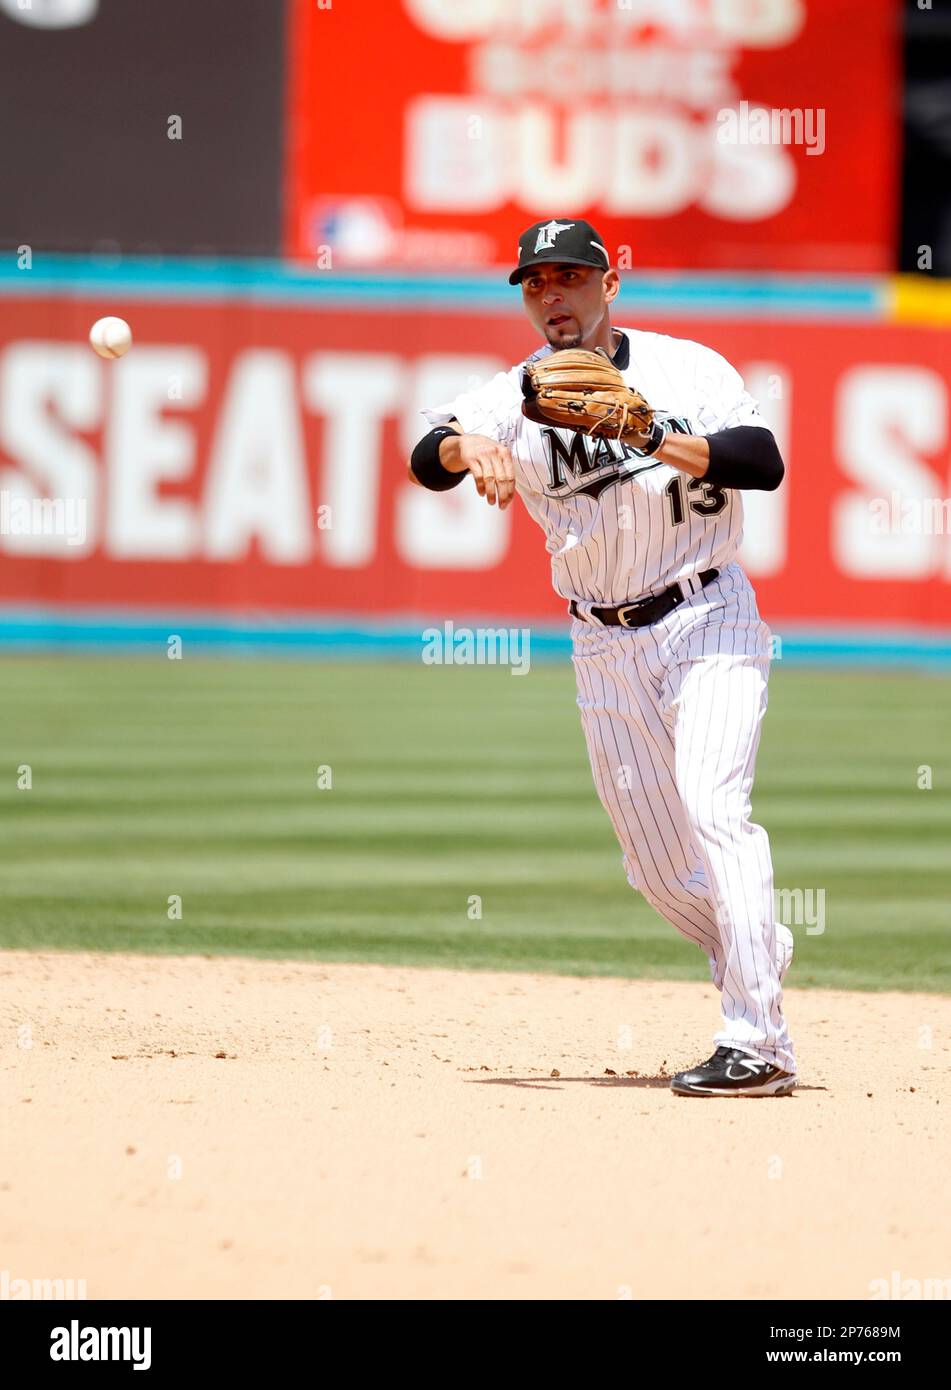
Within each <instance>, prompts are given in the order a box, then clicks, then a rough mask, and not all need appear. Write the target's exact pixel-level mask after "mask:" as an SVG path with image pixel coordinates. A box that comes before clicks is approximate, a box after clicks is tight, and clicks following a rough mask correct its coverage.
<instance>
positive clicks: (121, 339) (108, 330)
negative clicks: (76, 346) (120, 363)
mask: <svg viewBox="0 0 951 1390" xmlns="http://www.w3.org/2000/svg"><path fill="white" fill-rule="evenodd" d="M89 341H90V343H92V345H93V347H94V348H95V350H96V352H98V354H99V356H100V357H121V356H122V354H123V353H124V352H128V351H129V348H130V347H131V346H132V329H131V328H130V327H129V325H128V324H127V323H126V321H125V319H116V318H105V319H97V320H96V322H95V323H94V324H93V326H92V328H90V330H89Z"/></svg>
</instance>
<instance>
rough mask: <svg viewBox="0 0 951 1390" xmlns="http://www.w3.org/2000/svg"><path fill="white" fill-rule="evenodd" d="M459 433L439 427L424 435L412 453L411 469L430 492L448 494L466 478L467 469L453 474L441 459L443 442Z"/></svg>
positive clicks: (444, 426) (443, 426) (446, 426)
mask: <svg viewBox="0 0 951 1390" xmlns="http://www.w3.org/2000/svg"><path fill="white" fill-rule="evenodd" d="M457 433H458V431H457V430H454V429H450V427H449V426H448V425H437V426H436V428H435V429H432V430H430V431H429V433H428V434H424V435H423V437H422V439H421V440H420V441H419V443H418V444H417V445H416V448H415V449H414V450H413V452H412V455H411V457H410V467H411V468H412V470H413V473H414V474H415V476H416V479H417V481H418V482H420V483H422V485H423V487H425V488H428V489H429V491H430V492H448V491H449V490H450V488H454V487H458V486H459V484H460V483H461V482H462V480H463V478H465V477H466V474H467V470H466V469H463V470H462V472H461V473H452V472H450V470H449V469H448V468H444V467H443V465H442V463H441V461H440V458H439V446H440V444H441V443H442V441H443V440H444V439H445V438H446V436H447V435H449V434H457Z"/></svg>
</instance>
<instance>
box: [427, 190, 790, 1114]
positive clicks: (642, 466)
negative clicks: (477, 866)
mask: <svg viewBox="0 0 951 1390" xmlns="http://www.w3.org/2000/svg"><path fill="white" fill-rule="evenodd" d="M509 283H510V284H513V285H520V286H521V293H522V303H523V307H524V309H525V312H526V314H527V315H528V318H529V320H530V322H531V324H532V326H533V328H535V329H536V330H537V332H538V333H539V335H540V336H542V337H543V338H544V339H545V345H544V346H543V347H541V348H539V349H538V351H537V352H535V353H533V354H532V356H531V357H529V358H527V359H526V360H525V361H524V362H522V363H520V364H519V365H518V366H516V367H513V368H512V369H511V370H510V371H508V372H500V373H499V374H498V375H497V376H495V377H493V379H492V380H491V381H489V382H488V383H487V384H486V385H484V386H482V387H480V388H479V389H477V390H473V391H466V392H463V393H462V394H460V395H458V396H457V397H456V398H455V400H452V401H448V402H446V403H445V404H443V405H438V406H435V407H433V408H432V409H427V410H424V411H423V414H424V416H425V417H426V419H427V420H428V422H429V423H430V425H431V426H433V428H432V429H431V430H430V432H429V433H428V434H426V435H425V436H424V437H423V438H422V439H421V440H420V441H419V443H418V444H417V445H416V448H415V449H414V450H413V454H412V459H411V461H410V465H409V467H410V477H411V478H412V479H413V480H414V481H415V482H417V483H419V484H420V485H421V486H423V487H426V488H430V489H433V490H435V491H442V490H445V489H448V488H451V487H455V486H456V485H457V484H458V483H460V482H461V481H462V479H463V478H464V476H465V475H466V474H467V473H468V474H471V476H472V478H473V479H474V481H475V486H476V489H477V491H478V493H479V495H480V496H481V497H484V498H485V499H486V501H487V502H488V503H489V505H490V506H491V505H497V506H498V507H499V508H505V507H507V506H508V505H509V504H510V502H511V501H512V499H513V497H514V494H515V493H516V492H518V494H519V496H520V497H521V499H522V501H523V502H524V504H525V506H526V507H527V508H528V510H529V512H530V513H531V515H532V516H533V517H534V518H535V520H536V521H537V522H538V523H539V525H540V526H541V527H542V529H543V530H544V532H545V534H546V536H547V548H548V550H549V552H550V554H551V566H552V580H553V583H554V587H555V591H556V592H557V593H558V594H560V595H561V596H562V598H564V599H565V600H566V601H567V604H568V610H569V613H570V614H571V618H572V623H571V637H572V644H573V652H574V655H573V658H572V659H573V664H574V668H575V674H576V678H577V686H578V705H579V708H580V710H581V721H582V726H583V729H584V734H585V739H586V741H587V746H588V755H589V758H590V762H591V770H592V773H593V774H594V781H595V785H596V786H597V789H598V794H599V796H600V798H601V801H602V803H603V805H604V808H605V810H606V811H607V813H608V815H609V816H610V817H611V821H612V823H613V825H614V829H615V832H616V834H617V837H618V840H619V842H620V845H621V849H622V851H623V863H624V866H625V869H626V871H627V877H628V881H629V882H630V884H631V886H632V887H633V888H636V889H637V890H639V891H640V892H641V893H642V894H643V895H644V897H645V898H647V900H648V902H650V903H652V904H653V905H654V907H655V908H656V909H657V910H658V912H660V913H661V914H662V916H664V917H665V918H666V919H667V921H668V922H670V923H671V924H672V925H673V926H674V927H676V929H677V930H678V931H679V932H681V933H682V935H684V936H685V937H687V939H688V940H689V941H693V942H695V943H696V944H697V945H698V946H699V947H700V949H701V950H702V951H703V952H704V953H705V955H706V956H707V959H708V961H709V964H710V974H711V977H712V979H713V981H714V983H715V984H716V986H717V988H718V990H719V991H720V996H721V1006H722V1019H721V1028H720V1030H719V1032H718V1033H717V1034H716V1036H715V1038H714V1043H715V1048H716V1050H715V1051H714V1053H713V1055H712V1056H711V1057H710V1058H708V1059H707V1061H705V1062H702V1063H701V1064H699V1065H698V1066H695V1067H693V1068H691V1069H690V1070H688V1071H682V1072H679V1073H678V1074H677V1075H676V1076H674V1078H673V1080H672V1081H671V1089H672V1090H673V1091H674V1092H676V1093H677V1094H678V1095H686V1096H767V1095H772V1096H777V1095H785V1094H787V1093H788V1092H790V1091H792V1090H793V1088H794V1086H795V1084H796V1061H795V1056H794V1054H793V1047H792V1043H791V1041H790V1038H789V1033H788V1031H787V1027H786V1021H785V1018H784V1016H783V1008H782V982H783V977H784V975H785V973H786V971H787V969H788V968H789V964H790V960H791V958H792V951H793V941H792V934H791V932H790V931H789V930H788V929H787V928H786V927H785V926H783V925H782V924H780V923H777V922H776V921H775V920H774V916H773V870H772V863H771V860H770V849H769V840H768V838H767V835H766V832H765V830H763V829H762V828H761V827H760V826H758V825H755V824H754V823H753V822H752V821H751V820H750V790H751V787H752V784H753V772H754V764H755V760H756V751H757V747H758V744H759V737H760V727H761V724H762V720H763V715H764V714H765V712H766V703H767V680H768V674H769V659H770V632H769V629H768V628H767V626H766V624H765V623H764V622H763V621H762V620H761V619H760V616H759V612H758V610H757V606H756V597H755V595H754V592H753V589H752V587H751V585H750V582H749V580H748V579H747V577H746V574H745V573H744V571H743V570H742V569H741V567H740V565H739V564H738V563H737V561H736V553H737V549H738V547H739V544H740V541H741V538H742V527H743V502H742V493H743V490H744V489H745V488H759V489H766V490H772V489H774V488H776V487H778V486H779V484H780V482H781V480H782V477H783V472H784V469H783V462H782V458H781V457H780V454H779V450H778V448H777V446H776V441H775V439H774V438H773V435H772V434H771V432H770V431H769V429H768V428H767V427H766V425H765V423H764V421H763V419H762V417H761V416H760V414H759V411H758V409H757V405H756V402H755V401H754V400H753V399H752V397H751V396H749V395H748V393H747V392H746V390H745V389H744V386H743V382H742V380H741V378H740V376H739V375H738V373H737V372H736V371H734V369H733V368H732V367H731V366H730V365H729V363H728V362H726V361H725V360H724V359H723V358H722V357H720V356H719V355H718V354H717V353H715V352H713V351H711V350H710V349H709V348H706V347H702V346H701V345H700V344H699V343H693V342H689V341H687V340H685V339H679V338H670V337H666V336H664V335H662V334H659V333H644V332H640V331H638V330H636V329H632V328H615V327H614V326H613V325H612V322H611V306H612V304H613V303H614V300H615V299H616V297H617V294H618V291H619V289H620V278H619V276H618V273H617V271H616V270H615V269H613V268H612V267H611V263H610V257H609V256H608V252H607V251H606V249H605V247H604V244H603V242H602V240H601V237H600V236H598V234H597V232H596V231H595V229H594V228H593V227H592V226H591V225H590V224H589V223H588V222H585V221H582V220H581V219H579V218H570V217H559V218H550V219H547V220H545V221H543V222H538V223H536V224H535V225H533V226H531V227H529V228H528V230H527V231H526V232H524V233H523V235H522V236H521V238H520V240H519V255H518V266H517V268H516V269H515V270H514V271H513V272H512V274H511V275H510V276H509Z"/></svg>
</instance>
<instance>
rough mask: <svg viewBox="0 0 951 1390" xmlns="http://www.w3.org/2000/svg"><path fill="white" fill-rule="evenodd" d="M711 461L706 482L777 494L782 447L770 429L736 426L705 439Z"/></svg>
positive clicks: (781, 471) (781, 473)
mask: <svg viewBox="0 0 951 1390" xmlns="http://www.w3.org/2000/svg"><path fill="white" fill-rule="evenodd" d="M706 439H707V443H708V444H709V446H710V462H709V464H708V465H707V471H706V473H704V475H703V477H704V481H705V482H710V483H718V484H719V486H720V487H732V488H752V489H754V490H757V491H760V492H774V491H775V490H776V488H778V487H779V485H780V483H781V482H782V480H783V474H784V473H785V471H786V470H785V468H784V466H783V459H782V455H781V454H780V452H779V446H778V445H777V443H776V440H775V439H774V438H773V435H772V432H771V431H770V430H766V429H763V427H762V426H761V425H734V427H733V428H732V429H729V430H719V431H718V432H717V433H716V434H708V435H707V436H706Z"/></svg>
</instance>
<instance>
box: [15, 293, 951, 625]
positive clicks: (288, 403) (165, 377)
mask: <svg viewBox="0 0 951 1390" xmlns="http://www.w3.org/2000/svg"><path fill="white" fill-rule="evenodd" d="M123 307H124V312H125V314H126V316H127V317H128V319H129V320H130V322H131V323H132V327H133V331H134V334H135V344H134V346H133V348H132V350H131V352H129V354H128V355H127V356H126V357H124V358H123V359H121V360H120V361H115V362H104V361H102V360H100V359H99V358H98V357H96V356H95V355H94V354H93V352H92V351H91V349H90V348H89V346H88V344H87V342H86V333H87V331H88V327H89V325H90V324H91V323H92V322H93V320H95V319H97V318H98V317H100V316H101V315H102V314H104V313H106V312H115V302H114V300H113V301H112V302H111V303H109V304H106V303H104V302H101V301H98V300H94V299H89V300H85V301H84V300H82V299H73V300H65V299H60V298H55V299H54V298H50V299H33V300H26V299H18V300H9V301H7V302H6V303H5V312H4V316H3V328H2V335H0V600H3V601H5V602H14V603H21V604H25V603H29V602H35V601H42V602H44V603H50V602H53V603H60V604H63V605H67V606H76V605H112V606H123V605H124V606H130V607H145V608H149V609H151V610H153V611H162V610H176V611H178V610H181V609H192V610H196V611H197V610H202V609H204V610H220V611H221V612H223V613H224V612H228V613H254V612H264V611H270V612H276V613H288V614H298V615H303V614H317V615H319V614H326V615H338V616H339V615H353V616H357V615H369V616H374V617H378V618H386V617H388V616H400V615H402V616H410V615H412V616H416V615H433V616H440V615H445V616H453V615H459V616H463V615H473V614H477V615H482V614H486V615H493V616H495V615H499V616H511V617H513V618H536V619H543V618H549V619H556V620H557V619H558V617H559V616H560V615H562V614H563V605H562V604H561V602H560V601H559V600H558V599H557V598H556V597H555V595H554V594H553V593H552V592H551V589H550V586H549V569H548V557H547V555H546V552H545V548H544V538H543V535H542V533H541V531H540V530H539V529H538V528H537V527H536V526H535V524H534V522H532V521H531V519H530V518H529V517H528V515H527V513H526V512H525V511H524V509H523V508H522V506H521V504H520V503H518V502H516V504H515V505H514V506H513V507H511V508H510V509H509V510H508V511H507V512H505V513H504V514H502V515H501V516H500V515H499V514H498V513H497V511H496V510H495V509H494V508H489V507H488V506H487V505H486V504H485V503H484V502H483V501H481V500H480V499H479V498H478V497H477V496H476V493H475V489H474V488H473V487H472V486H471V484H469V483H468V482H466V483H464V484H463V485H462V486H461V487H459V488H458V489H456V490H455V491H454V492H451V493H448V494H432V493H427V492H424V491H423V490H421V489H419V488H414V487H412V486H411V485H410V484H409V482H408V481H407V478H406V459H407V457H408V455H409V453H410V451H411V449H412V446H413V444H414V443H415V442H416V440H417V439H418V438H419V436H420V435H421V434H422V433H423V432H424V431H425V428H426V427H425V422H424V421H423V420H422V418H421V417H420V416H419V415H418V413H417V412H418V410H419V408H420V407H421V406H423V405H424V404H435V403H438V402H440V401H442V400H444V399H446V398H447V397H449V396H451V395H452V394H454V393H455V392H456V391H458V390H459V389H465V388H466V387H467V386H468V385H470V384H471V383H473V382H476V381H479V380H482V379H484V378H485V377H487V376H488V375H489V374H490V373H493V372H494V371H496V370H498V369H499V368H500V367H508V366H509V365H511V364H512V363H513V362H516V361H519V360H521V358H522V357H524V356H525V355H526V354H527V353H528V352H530V351H531V350H533V348H534V347H535V346H536V344H535V343H534V342H533V339H532V335H531V330H530V329H529V328H528V326H527V325H526V324H524V323H523V322H522V321H520V320H519V319H517V318H512V317H509V316H504V317H503V316H492V315H483V314H479V315H476V314H471V313H463V312H452V313H449V312H446V313H438V314H437V313H431V314H428V315H424V314H414V313H412V312H410V311H405V312H403V311H391V312H387V313H382V314H381V313H379V312H376V311H373V310H370V309H369V308H360V307H350V308H347V309H346V310H345V309H343V308H341V309H335V310H333V311H325V310H323V309H315V308H309V309H306V310H305V309H303V308H302V307H301V306H300V305H296V306H293V307H291V306H288V307H250V306H249V305H248V304H246V303H245V304H235V303H230V304H218V305H215V304H187V303H174V304H173V303H169V302H162V303H157V302H155V301H154V300H146V299H143V300H142V301H141V302H139V303H132V302H129V301H126V302H125V303H124V306H123ZM616 321H617V322H618V323H619V324H620V325H622V326H623V325H625V324H626V322H627V320H626V319H625V318H624V316H623V315H618V316H617V320H616ZM631 326H636V327H640V328H648V329H656V330H659V331H661V332H668V333H673V334H674V335H676V336H680V337H689V338H694V339H696V340H698V341H701V342H703V343H706V344H708V345H710V346H712V347H714V348H716V349H717V350H718V351H720V352H722V353H723V354H724V355H725V356H726V357H727V358H728V359H729V360H730V361H732V362H733V363H734V364H736V366H737V367H738V368H739V369H740V371H741V372H742V373H743V374H744V376H745V378H746V381H747V384H748V386H749V388H750V389H751V390H752V392H753V394H754V395H755V396H757V397H758V398H759V399H760V401H761V403H762V407H763V410H764V413H765V414H766V416H767V418H768V419H769V420H770V422H771V424H772V426H773V428H774V430H775V432H776V434H777V437H778V438H779V440H780V441H781V444H782V448H783V452H784V454H785V457H786V460H787V476H786V480H785V482H784V484H783V486H782V487H781V488H780V490H779V491H778V492H776V493H770V494H765V493H761V494H756V493H748V494H746V533H745V541H744V550H743V556H742V558H743V560H744V563H745V564H746V567H747V569H748V571H749V573H750V574H751V576H752V577H753V579H754V580H755V582H756V586H757V591H758V593H759V596H760V603H761V608H762V611H763V614H764V616H765V617H766V618H767V619H768V620H769V621H770V622H781V621H782V620H784V619H788V620H801V621H819V622H821V621H833V622H836V623H840V624H841V623H851V622H858V623H879V624H903V623H909V624H927V625H931V626H933V627H951V541H949V531H951V501H949V500H948V499H949V495H951V485H949V477H948V469H949V457H951V447H949V446H951V359H949V357H948V355H947V353H946V351H945V350H944V342H945V337H944V334H943V333H942V332H941V331H940V330H938V329H929V328H917V327H898V326H892V325H887V324H880V323H862V324H852V325H848V324H832V323H822V324H818V323H802V322H791V321H786V322H783V323H774V324H770V323H766V322H762V321H761V322H758V323H751V322H730V321H726V320H719V319H716V320H714V319H704V320H698V321H695V322H690V321H684V320H680V319H677V320H671V321H666V320H657V321H652V322H644V321H641V322H638V323H637V324H636V325H635V324H632V325H631ZM460 345H465V346H464V347H461V346H460ZM44 499H45V501H46V503H47V506H46V512H45V513H44V512H43V510H42V507H41V505H40V504H41V503H42V502H43V500H44ZM57 502H58V506H59V510H58V511H57V512H56V513H55V514H54V512H53V510H52V508H53V504H54V503H57ZM44 517H45V519H44Z"/></svg>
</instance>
